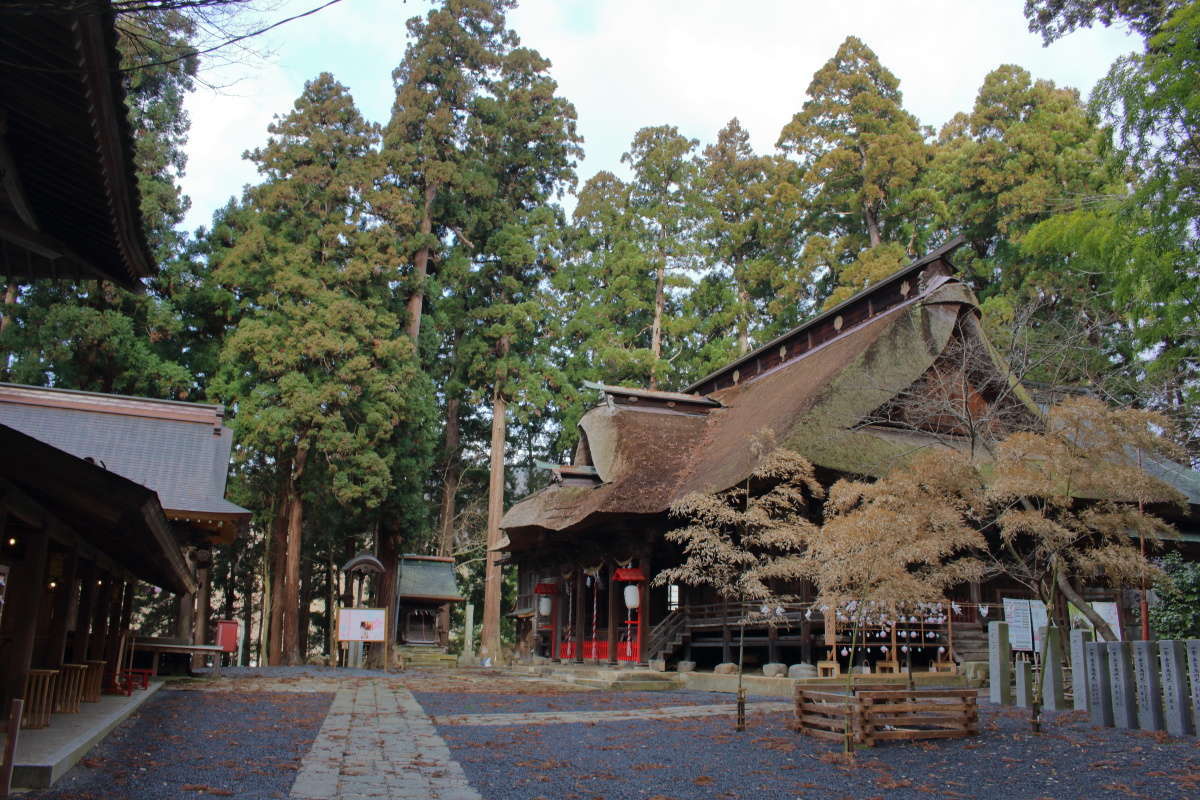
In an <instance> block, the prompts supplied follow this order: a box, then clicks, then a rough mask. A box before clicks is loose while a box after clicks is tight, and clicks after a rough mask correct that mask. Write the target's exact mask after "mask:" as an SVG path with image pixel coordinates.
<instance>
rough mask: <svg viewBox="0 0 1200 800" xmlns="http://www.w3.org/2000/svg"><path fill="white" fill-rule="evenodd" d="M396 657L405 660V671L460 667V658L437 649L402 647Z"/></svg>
mask: <svg viewBox="0 0 1200 800" xmlns="http://www.w3.org/2000/svg"><path fill="white" fill-rule="evenodd" d="M396 655H397V656H398V657H399V658H400V659H403V661H402V663H403V664H404V668H405V669H454V668H455V667H457V666H458V656H456V655H452V654H450V653H443V652H442V651H441V649H440V648H437V647H421V646H419V645H400V646H398V647H397V648H396Z"/></svg>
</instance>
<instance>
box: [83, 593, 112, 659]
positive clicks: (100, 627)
mask: <svg viewBox="0 0 1200 800" xmlns="http://www.w3.org/2000/svg"><path fill="white" fill-rule="evenodd" d="M115 581H116V578H115V577H114V576H112V575H107V574H104V573H101V574H100V577H99V578H97V582H98V584H99V589H100V591H99V593H98V595H97V597H96V604H95V608H93V610H92V636H91V640H90V641H89V642H88V658H89V659H92V660H93V661H95V660H99V659H102V658H104V651H105V650H106V649H107V648H108V616H109V612H110V611H111V610H112V597H113V583H114V582H115Z"/></svg>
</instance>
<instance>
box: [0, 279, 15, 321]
mask: <svg viewBox="0 0 1200 800" xmlns="http://www.w3.org/2000/svg"><path fill="white" fill-rule="evenodd" d="M16 303H17V282H16V281H13V282H12V283H10V284H9V285H8V288H7V289H5V290H4V305H6V306H11V305H16ZM10 316H11V315H10V314H9V313H8V309H0V333H4V329H5V328H7V327H8V324H9V322H10V319H9V317H10Z"/></svg>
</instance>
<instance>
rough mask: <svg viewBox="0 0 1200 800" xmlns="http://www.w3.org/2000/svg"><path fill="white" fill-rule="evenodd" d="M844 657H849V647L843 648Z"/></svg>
mask: <svg viewBox="0 0 1200 800" xmlns="http://www.w3.org/2000/svg"><path fill="white" fill-rule="evenodd" d="M842 655H844V656H848V655H850V648H848V647H843V648H842Z"/></svg>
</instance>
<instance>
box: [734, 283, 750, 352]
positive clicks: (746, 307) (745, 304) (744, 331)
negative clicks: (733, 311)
mask: <svg viewBox="0 0 1200 800" xmlns="http://www.w3.org/2000/svg"><path fill="white" fill-rule="evenodd" d="M737 343H738V355H745V354H746V353H749V352H750V293H749V292H748V291H746V289H745V287H743V286H739V287H738V319H737Z"/></svg>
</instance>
